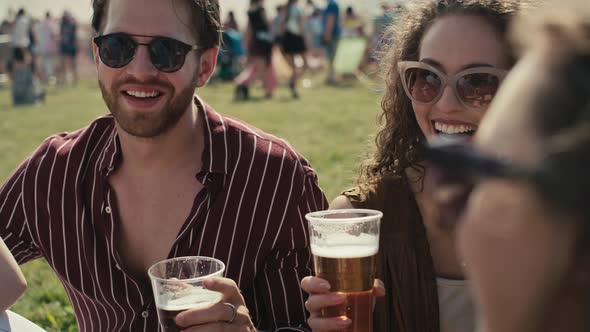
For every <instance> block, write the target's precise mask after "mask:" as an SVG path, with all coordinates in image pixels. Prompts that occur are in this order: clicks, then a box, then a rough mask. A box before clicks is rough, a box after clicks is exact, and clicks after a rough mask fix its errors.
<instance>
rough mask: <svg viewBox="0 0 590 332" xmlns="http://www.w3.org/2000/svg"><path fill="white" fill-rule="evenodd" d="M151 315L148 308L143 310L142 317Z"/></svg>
mask: <svg viewBox="0 0 590 332" xmlns="http://www.w3.org/2000/svg"><path fill="white" fill-rule="evenodd" d="M149 315H150V313H149V312H147V310H145V311H142V312H141V317H143V318H144V319H145V318H148V316H149Z"/></svg>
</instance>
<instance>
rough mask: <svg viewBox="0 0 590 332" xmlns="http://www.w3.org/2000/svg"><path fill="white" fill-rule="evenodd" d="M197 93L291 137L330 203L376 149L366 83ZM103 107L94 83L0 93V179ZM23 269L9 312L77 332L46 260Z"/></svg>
mask: <svg viewBox="0 0 590 332" xmlns="http://www.w3.org/2000/svg"><path fill="white" fill-rule="evenodd" d="M199 94H200V95H201V96H202V97H203V98H204V99H205V100H206V101H207V102H208V103H209V104H211V105H212V106H213V107H214V108H215V109H216V110H217V111H218V112H221V113H225V114H229V115H232V116H235V117H237V118H240V119H242V120H244V121H246V122H249V123H250V124H252V125H254V126H256V127H258V128H260V129H262V130H265V131H267V132H270V133H272V134H274V135H277V136H280V137H283V138H286V139H287V140H288V141H289V142H290V143H291V145H292V146H293V147H294V148H295V149H297V150H298V151H299V152H301V153H302V154H303V155H304V156H305V157H306V158H307V159H308V160H309V161H310V162H311V164H312V165H313V166H314V168H315V169H316V170H317V172H318V175H319V180H320V185H321V186H322V188H323V189H324V191H325V193H326V195H327V197H328V199H330V200H331V199H333V198H334V197H336V196H337V195H338V193H339V192H340V191H342V190H343V189H346V188H347V187H349V186H351V185H352V184H353V181H354V177H355V174H356V167H357V165H358V163H359V161H360V160H361V159H362V158H363V157H364V156H365V155H366V154H367V151H366V149H367V147H370V146H371V140H372V137H373V134H374V133H375V128H376V124H375V122H376V116H377V114H378V109H379V106H378V102H379V98H380V96H379V94H377V93H375V92H374V91H371V90H370V89H368V88H366V87H365V86H363V85H361V84H353V85H352V86H350V87H342V88H332V87H325V86H322V85H315V86H314V87H313V88H311V89H301V97H302V98H301V99H300V100H292V99H291V98H290V97H289V93H288V91H287V90H286V89H285V88H281V89H279V90H278V91H277V93H276V95H275V98H274V99H272V100H266V99H263V98H262V91H259V90H254V91H253V94H254V97H255V98H254V100H252V101H248V102H243V103H236V102H233V101H232V97H233V88H232V86H231V85H229V84H211V85H210V86H208V87H206V88H205V89H202V90H201V91H199ZM257 94H259V95H260V98H259V99H257V98H256V95H257ZM106 112H107V110H106V107H105V106H104V103H103V101H102V97H101V95H100V91H99V89H98V86H97V84H96V83H95V82H93V81H84V82H82V83H80V84H79V85H78V86H77V87H76V88H72V89H63V90H60V89H51V90H50V91H49V95H48V97H47V101H46V103H45V104H44V105H39V106H33V107H19V108H14V107H13V106H12V105H11V99H10V94H9V91H8V89H4V90H0V156H2V158H0V180H1V181H4V179H6V178H7V177H8V176H9V175H10V174H11V173H12V171H13V170H14V169H15V168H16V167H17V166H18V164H19V163H20V162H21V161H22V160H23V159H24V158H26V157H27V156H28V155H29V154H30V153H31V152H32V151H33V150H34V149H35V148H36V147H37V146H38V145H39V144H40V143H41V142H42V141H43V139H44V138H46V137H47V136H49V135H51V134H53V133H56V132H61V131H72V130H75V129H78V128H80V127H83V126H85V125H86V124H88V123H89V122H90V121H92V119H94V118H96V117H97V116H100V115H103V114H105V113H106ZM23 271H24V273H25V276H26V278H27V281H28V283H29V288H28V290H27V292H26V293H25V295H24V296H23V297H22V298H21V299H20V300H19V301H18V302H17V304H15V305H14V306H13V307H12V309H11V310H13V311H15V312H17V313H19V314H21V315H23V316H25V317H27V318H29V319H31V320H32V321H34V322H35V323H37V324H39V325H40V326H42V327H43V328H45V329H47V330H48V331H76V330H77V327H76V322H75V319H74V316H73V314H72V309H71V307H70V303H69V300H68V298H67V296H66V295H65V292H64V291H63V288H62V286H61V284H60V282H59V280H58V279H57V278H56V277H55V275H54V273H53V271H52V270H51V268H50V267H49V266H48V265H47V264H46V262H45V260H36V261H33V262H30V263H28V264H26V265H24V266H23Z"/></svg>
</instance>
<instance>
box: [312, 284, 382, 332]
mask: <svg viewBox="0 0 590 332" xmlns="http://www.w3.org/2000/svg"><path fill="white" fill-rule="evenodd" d="M301 288H302V289H303V290H304V291H305V292H306V293H308V294H309V298H308V299H307V302H305V308H306V309H307V310H308V311H309V313H310V317H309V319H308V320H307V323H308V324H309V327H311V329H312V330H313V331H326V332H327V331H339V330H343V329H346V328H348V327H349V326H350V324H351V323H352V321H351V320H350V318H348V317H322V315H321V310H322V309H325V308H328V307H331V306H335V305H339V304H342V303H343V302H344V300H345V299H346V296H345V295H342V294H338V293H331V292H330V284H329V283H328V282H327V281H326V280H324V279H321V278H318V277H311V276H308V277H305V278H303V280H301ZM373 296H375V297H382V296H385V287H384V286H383V282H382V281H381V280H379V279H375V282H374V285H373Z"/></svg>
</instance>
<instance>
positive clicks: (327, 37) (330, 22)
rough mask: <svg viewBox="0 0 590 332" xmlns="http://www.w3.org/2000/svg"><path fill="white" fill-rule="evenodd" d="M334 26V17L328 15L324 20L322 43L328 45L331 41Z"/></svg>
mask: <svg viewBox="0 0 590 332" xmlns="http://www.w3.org/2000/svg"><path fill="white" fill-rule="evenodd" d="M335 24H336V15H335V14H330V15H328V17H327V18H326V28H325V29H324V42H326V43H328V42H330V41H332V31H334V25H335Z"/></svg>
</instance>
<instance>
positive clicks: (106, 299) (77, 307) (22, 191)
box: [0, 99, 327, 331]
mask: <svg viewBox="0 0 590 332" xmlns="http://www.w3.org/2000/svg"><path fill="white" fill-rule="evenodd" d="M195 101H196V103H197V105H198V106H199V109H200V111H199V112H200V115H201V116H204V117H205V121H204V122H205V124H206V125H205V142H206V144H205V151H204V153H203V168H202V170H201V171H200V172H199V173H198V174H197V178H198V179H199V180H200V181H201V182H202V183H203V184H204V190H203V191H201V192H199V193H198V194H197V193H195V200H194V205H193V208H192V211H191V212H190V215H189V217H188V218H187V220H186V222H185V224H184V225H183V226H182V227H181V230H180V232H179V234H178V236H177V239H176V241H175V243H174V245H173V247H172V250H171V251H170V252H171V255H170V257H177V256H188V255H204V256H212V257H216V258H219V259H221V260H222V261H224V262H225V263H226V276H227V277H228V278H231V279H233V280H235V281H236V283H237V284H238V286H239V287H240V289H241V290H242V294H243V296H244V298H245V300H246V304H247V306H248V309H249V310H250V313H251V316H252V320H253V322H254V324H255V325H256V326H257V327H258V328H259V329H263V330H285V331H287V330H295V331H298V330H306V329H307V325H306V323H305V320H306V311H305V308H304V301H305V296H304V294H303V293H302V291H301V289H300V287H299V281H300V280H301V279H302V278H303V277H304V276H307V275H309V274H311V271H312V270H311V269H312V262H311V261H312V260H311V254H310V251H309V247H308V234H307V225H306V222H305V219H304V215H305V214H306V213H307V212H309V211H314V210H319V209H324V208H326V207H327V202H326V199H325V196H324V194H323V193H322V191H321V189H320V188H319V186H318V183H317V176H316V173H315V171H314V170H313V169H312V168H311V167H310V165H309V164H308V162H307V161H306V160H305V159H303V158H302V157H301V156H300V155H299V154H298V153H297V152H295V151H294V150H293V149H292V148H291V147H290V146H289V144H288V143H287V142H285V141H283V140H281V139H278V138H276V137H274V136H272V135H269V134H266V133H264V132H262V131H260V130H258V129H256V128H253V127H251V126H249V125H246V124H244V123H241V122H239V121H237V120H235V119H232V118H230V117H227V116H224V115H221V114H219V113H216V112H215V111H214V110H213V109H212V108H211V107H209V106H207V105H206V104H202V103H201V102H200V101H199V100H198V99H195ZM120 160H121V148H120V145H119V140H118V136H117V130H116V129H115V123H114V119H113V118H112V117H111V116H105V117H102V118H99V119H97V120H95V121H94V122H92V123H91V124H90V125H89V126H88V127H86V128H84V129H81V130H79V131H76V132H74V133H69V134H68V133H63V134H58V135H54V136H51V137H49V138H48V139H47V140H46V141H45V142H44V143H43V144H42V145H41V146H40V147H39V149H37V151H35V152H34V153H33V155H32V156H31V157H30V158H29V159H27V160H26V161H25V162H24V163H23V164H22V165H21V166H20V167H19V168H18V169H17V170H16V172H15V173H14V174H13V175H12V176H11V177H10V178H9V179H8V181H7V182H6V183H5V184H4V186H3V187H2V188H1V189H0V237H2V238H3V239H4V241H5V242H6V244H7V246H8V247H9V248H10V250H11V252H12V254H13V255H14V256H15V258H16V259H17V261H18V262H19V263H21V264H22V263H25V262H27V261H29V260H32V259H35V258H38V257H44V258H46V259H47V261H48V263H49V264H50V265H51V266H52V268H53V269H54V270H55V272H56V273H57V275H58V277H59V278H60V280H61V282H62V283H63V285H64V287H65V290H66V292H67V294H68V296H69V298H70V300H71V302H72V306H73V308H74V311H75V314H76V319H77V321H78V326H79V328H80V330H81V331H156V330H157V329H159V326H158V320H157V314H156V309H155V306H154V301H153V293H152V290H151V287H150V285H149V284H146V283H145V282H143V281H140V280H138V279H134V278H133V277H132V276H131V275H130V274H127V273H126V272H125V271H124V270H122V269H121V268H120V266H121V265H120V264H119V256H118V253H117V251H116V248H117V247H118V246H117V245H116V244H114V242H113V241H114V239H117V235H116V232H117V229H118V228H117V227H116V224H117V223H119V222H120V221H119V220H117V217H116V216H117V215H118V213H116V212H117V211H113V209H115V208H116V206H115V205H113V203H114V202H113V194H114V193H113V192H112V189H111V188H110V186H109V185H108V182H107V178H108V177H109V175H110V174H111V173H112V172H113V171H114V170H115V169H116V168H117V167H118V165H119V163H120Z"/></svg>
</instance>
